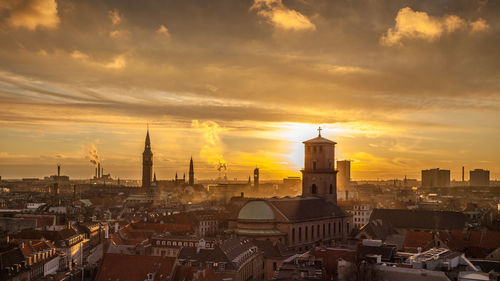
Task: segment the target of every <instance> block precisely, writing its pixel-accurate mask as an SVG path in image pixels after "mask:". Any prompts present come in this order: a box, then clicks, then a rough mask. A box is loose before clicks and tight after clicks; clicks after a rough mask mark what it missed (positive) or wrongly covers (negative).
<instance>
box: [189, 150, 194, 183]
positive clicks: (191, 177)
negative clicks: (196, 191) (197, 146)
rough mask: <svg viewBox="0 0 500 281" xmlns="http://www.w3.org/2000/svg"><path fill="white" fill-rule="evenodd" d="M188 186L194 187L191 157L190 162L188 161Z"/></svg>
mask: <svg viewBox="0 0 500 281" xmlns="http://www.w3.org/2000/svg"><path fill="white" fill-rule="evenodd" d="M189 185H191V186H192V185H194V167H193V157H191V160H189Z"/></svg>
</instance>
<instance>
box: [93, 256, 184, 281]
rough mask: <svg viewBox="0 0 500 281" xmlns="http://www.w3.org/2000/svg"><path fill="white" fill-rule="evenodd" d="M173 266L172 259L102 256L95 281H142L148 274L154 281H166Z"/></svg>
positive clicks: (173, 259)
mask: <svg viewBox="0 0 500 281" xmlns="http://www.w3.org/2000/svg"><path fill="white" fill-rule="evenodd" d="M174 265H175V258H174V257H158V256H142V255H125V254H111V253H107V254H104V257H103V260H102V263H101V266H100V267H99V271H98V272H97V276H96V279H95V280H96V281H116V280H120V281H143V280H145V279H147V278H146V277H147V274H148V273H155V278H154V280H167V276H169V275H171V274H172V271H173V269H174Z"/></svg>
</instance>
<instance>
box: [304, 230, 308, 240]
mask: <svg viewBox="0 0 500 281" xmlns="http://www.w3.org/2000/svg"><path fill="white" fill-rule="evenodd" d="M307 230H308V229H307V226H306V228H305V229H304V235H305V238H306V241H307V233H308V232H307Z"/></svg>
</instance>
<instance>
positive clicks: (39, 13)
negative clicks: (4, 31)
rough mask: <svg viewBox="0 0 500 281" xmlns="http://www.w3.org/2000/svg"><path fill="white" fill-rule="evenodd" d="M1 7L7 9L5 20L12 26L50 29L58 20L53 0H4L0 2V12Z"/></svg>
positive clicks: (55, 4) (55, 25)
mask: <svg viewBox="0 0 500 281" xmlns="http://www.w3.org/2000/svg"><path fill="white" fill-rule="evenodd" d="M2 9H5V10H7V12H8V14H9V15H8V17H7V18H6V19H5V22H6V23H7V24H8V25H9V26H12V27H23V28H27V29H29V30H34V29H36V28H38V27H41V28H49V29H50V28H55V27H57V25H58V24H59V21H60V19H59V16H58V14H57V3H56V1H55V0H5V1H2V2H0V12H1V11H2Z"/></svg>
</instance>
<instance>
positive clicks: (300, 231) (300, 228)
mask: <svg viewBox="0 0 500 281" xmlns="http://www.w3.org/2000/svg"><path fill="white" fill-rule="evenodd" d="M301 241H302V227H300V226H299V242H301Z"/></svg>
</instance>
